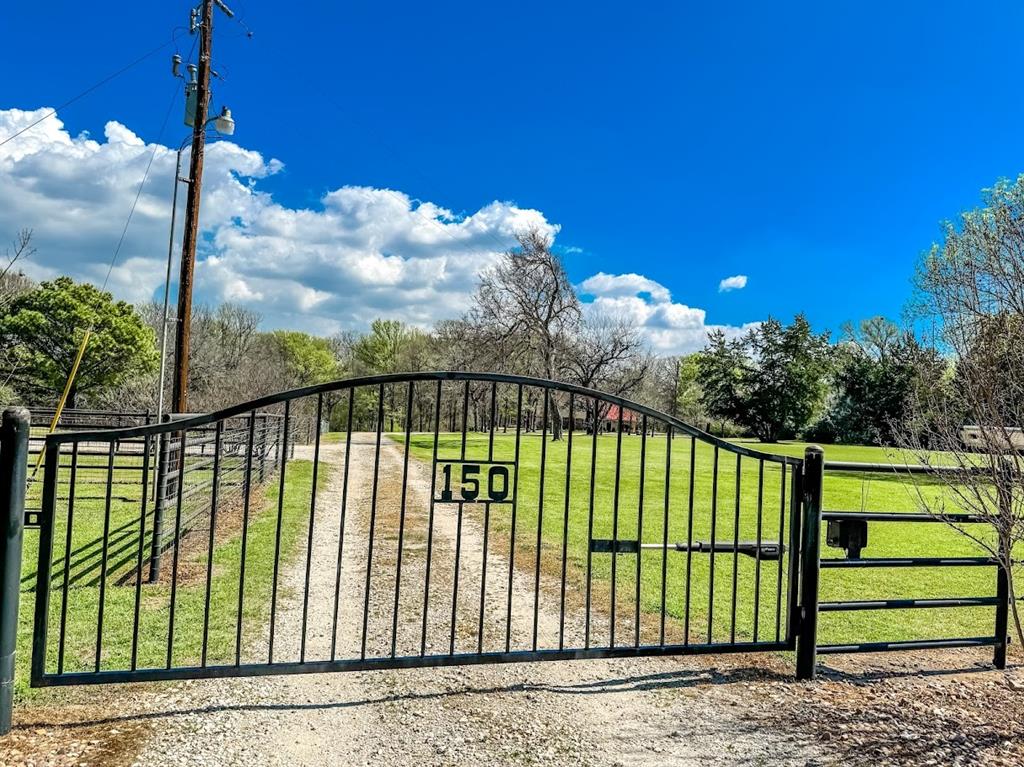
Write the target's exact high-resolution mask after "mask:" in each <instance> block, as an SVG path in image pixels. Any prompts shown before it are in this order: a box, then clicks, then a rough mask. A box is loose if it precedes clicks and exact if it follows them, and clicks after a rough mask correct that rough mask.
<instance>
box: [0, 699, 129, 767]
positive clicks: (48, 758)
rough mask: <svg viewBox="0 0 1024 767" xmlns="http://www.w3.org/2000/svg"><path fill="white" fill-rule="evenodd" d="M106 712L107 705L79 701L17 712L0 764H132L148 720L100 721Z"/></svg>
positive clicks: (104, 766) (2, 742)
mask: <svg viewBox="0 0 1024 767" xmlns="http://www.w3.org/2000/svg"><path fill="white" fill-rule="evenodd" d="M104 697H107V696H106V695H105V696H104ZM107 716H109V709H107V708H105V707H104V708H100V707H97V706H94V705H81V704H68V705H52V706H33V707H31V708H29V709H27V710H26V711H25V712H22V711H18V722H17V726H16V727H15V728H14V729H13V730H12V731H11V732H10V734H8V735H7V736H6V737H5V738H3V739H2V740H0V764H3V765H5V766H6V765H11V767H13V765H24V766H25V767H36V766H38V767H42V766H43V765H46V766H47V767H127V765H130V764H132V763H133V762H134V759H135V754H136V753H137V752H138V744H139V742H140V741H143V740H145V739H146V737H147V736H148V731H149V724H148V723H146V722H144V721H137V720H126V721H123V722H118V723H116V724H113V725H111V724H110V723H108V722H105V721H103V720H104V719H105V717H107ZM89 722H93V723H92V724H89ZM83 723H84V724H83Z"/></svg>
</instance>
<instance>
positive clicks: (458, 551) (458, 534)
mask: <svg viewBox="0 0 1024 767" xmlns="http://www.w3.org/2000/svg"><path fill="white" fill-rule="evenodd" d="M468 421H469V380H468V379H467V380H466V385H465V386H464V387H463V390H462V447H461V448H460V450H459V458H460V459H461V460H463V461H464V460H466V427H467V425H468ZM457 504H458V507H457V508H458V516H457V517H456V521H455V574H454V576H453V577H454V581H453V582H452V623H451V634H450V636H449V639H448V654H449V655H454V654H455V626H456V624H457V623H458V608H459V565H460V561H461V558H462V514H463V511H464V510H465V504H463V502H462V501H461V500H459V501H457Z"/></svg>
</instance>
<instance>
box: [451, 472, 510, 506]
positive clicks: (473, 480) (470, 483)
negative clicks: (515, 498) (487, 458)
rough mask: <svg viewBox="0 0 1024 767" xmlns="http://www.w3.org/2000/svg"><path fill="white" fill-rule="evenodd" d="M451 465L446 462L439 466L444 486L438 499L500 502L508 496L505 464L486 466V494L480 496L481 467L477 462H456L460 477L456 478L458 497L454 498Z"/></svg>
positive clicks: (507, 476)
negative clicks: (459, 468)
mask: <svg viewBox="0 0 1024 767" xmlns="http://www.w3.org/2000/svg"><path fill="white" fill-rule="evenodd" d="M452 465H453V464H450V463H446V464H444V465H443V466H442V467H441V474H442V475H444V486H443V487H442V488H441V497H440V499H439V500H440V501H442V502H451V501H454V500H462V501H496V502H499V503H500V502H501V501H504V500H506V499H507V498H508V496H509V473H508V467H507V466H501V465H492V466H489V467H488V468H487V478H486V481H487V491H486V496H485V497H482V498H481V496H480V480H481V476H480V474H481V470H482V469H483V467H482V466H481V465H480V464H478V463H463V464H458V465H460V466H461V467H462V471H461V475H462V476H461V478H460V479H458V480H457V481H458V483H459V485H460V487H459V488H458V492H459V496H460V497H459V498H458V499H456V498H455V495H454V493H453V491H452Z"/></svg>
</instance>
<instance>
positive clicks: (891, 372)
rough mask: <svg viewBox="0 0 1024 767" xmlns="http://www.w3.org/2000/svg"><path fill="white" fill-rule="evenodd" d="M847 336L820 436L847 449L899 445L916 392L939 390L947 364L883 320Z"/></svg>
mask: <svg viewBox="0 0 1024 767" xmlns="http://www.w3.org/2000/svg"><path fill="white" fill-rule="evenodd" d="M846 335H847V338H846V340H844V341H843V342H842V343H840V344H839V345H838V346H837V347H836V352H835V359H836V365H835V375H834V394H833V398H832V403H831V406H830V408H829V412H828V415H827V416H826V418H825V421H826V424H825V425H823V427H821V428H819V429H818V431H820V432H821V433H822V434H828V435H829V437H828V438H829V439H831V440H833V441H836V442H843V443H847V444H858V445H865V444H880V445H892V444H895V443H896V441H897V431H898V430H899V429H903V428H907V419H908V416H909V414H910V410H911V407H912V405H913V401H914V399H915V397H916V393H917V392H918V391H919V390H920V389H921V388H922V387H925V388H928V389H930V390H931V391H933V392H936V391H939V390H940V389H941V387H942V385H943V384H942V381H943V378H944V376H945V374H946V368H947V365H946V363H945V361H944V360H943V359H942V358H941V356H939V354H938V353H937V352H936V351H935V350H934V349H926V348H925V347H923V346H921V344H920V343H919V342H918V341H917V339H916V338H914V336H913V335H911V334H909V333H901V332H900V330H899V329H898V328H897V327H896V325H894V324H893V323H892V322H889V321H888V320H886V319H884V318H882V317H874V318H872V319H869V320H865V321H864V322H862V323H861V324H860V327H859V328H858V329H856V330H854V329H853V328H848V329H847V331H846Z"/></svg>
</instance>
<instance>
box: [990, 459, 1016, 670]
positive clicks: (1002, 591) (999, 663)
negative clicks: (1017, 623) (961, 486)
mask: <svg viewBox="0 0 1024 767" xmlns="http://www.w3.org/2000/svg"><path fill="white" fill-rule="evenodd" d="M999 468H1000V470H1001V472H1002V474H1003V477H1002V479H1003V483H1002V487H1001V488H1000V489H999V518H1000V519H1001V520H1006V519H1010V518H1012V516H1013V498H1012V496H1011V491H1010V488H1011V487H1013V483H1012V478H1013V474H1012V472H1014V471H1016V467H1015V466H1014V464H1013V463H1012V462H1011V461H1010V460H1009V459H1006V458H1004V459H1003V462H1002V464H1001V465H1000V467H999ZM1002 538H1003V536H1002V535H1000V539H1002ZM1010 556H1011V555H1010V552H1008V551H1007V550H1006V546H1005V545H1004V541H1003V540H1000V541H999V556H998V557H997V558H996V599H997V600H998V601H997V603H996V626H995V640H996V645H995V651H994V652H993V655H992V664H993V665H994V666H995V667H996V668H998V669H1005V668H1006V637H1007V632H1008V631H1009V622H1010V578H1009V573H1008V571H1007V569H1006V563H1008V562H1009V561H1010Z"/></svg>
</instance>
